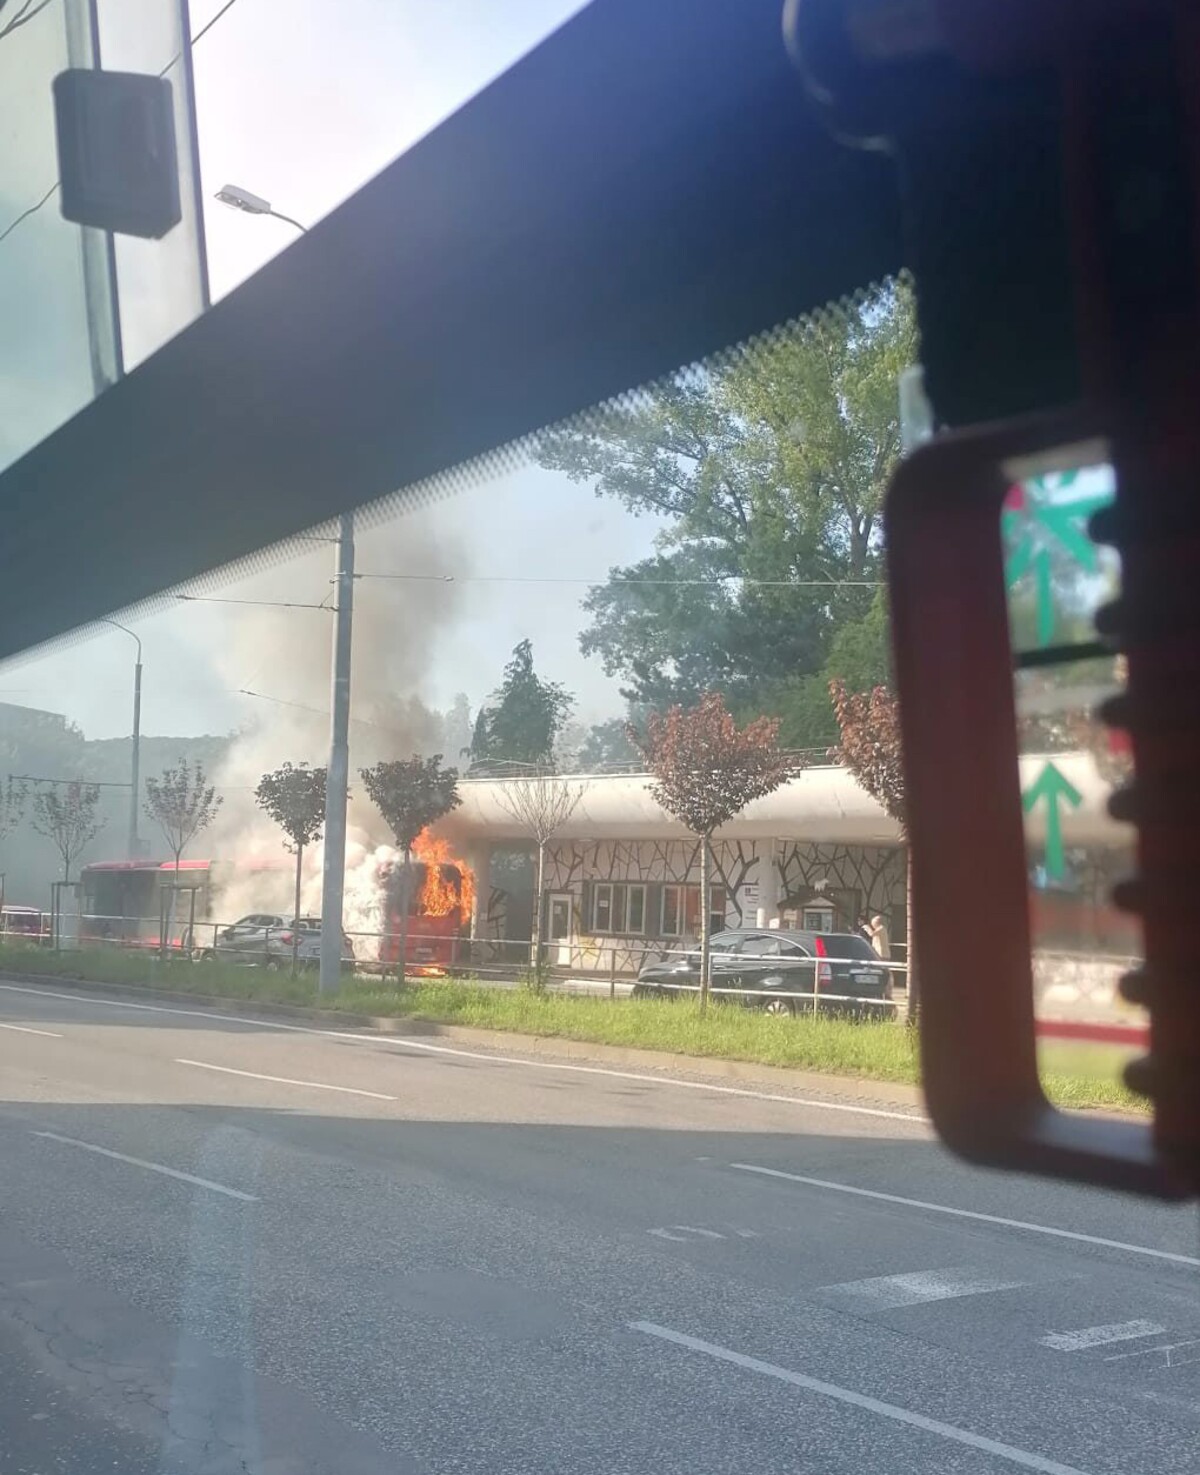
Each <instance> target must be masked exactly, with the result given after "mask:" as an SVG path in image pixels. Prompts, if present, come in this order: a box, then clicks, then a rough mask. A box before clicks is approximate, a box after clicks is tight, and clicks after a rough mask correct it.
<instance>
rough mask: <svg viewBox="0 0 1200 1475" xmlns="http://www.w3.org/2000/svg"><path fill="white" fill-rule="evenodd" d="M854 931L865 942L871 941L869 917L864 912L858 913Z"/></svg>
mask: <svg viewBox="0 0 1200 1475" xmlns="http://www.w3.org/2000/svg"><path fill="white" fill-rule="evenodd" d="M855 931H856V932H857V933H858V935H859V936H860V937H861V938H863V939H864V940H865V941H866V942H870V941H871V919H870V917H869V916H868V915H867V913H866V912H861V913H860V914H859V918H858V926H857V928H856V929H855Z"/></svg>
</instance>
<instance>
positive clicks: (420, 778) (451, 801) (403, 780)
mask: <svg viewBox="0 0 1200 1475" xmlns="http://www.w3.org/2000/svg"><path fill="white" fill-rule="evenodd" d="M362 781H363V783H364V784H365V785H366V790H367V793H368V794H369V795H370V796H371V802H372V803H373V804H374V805H375V807H376V809H378V810H379V812H380V814H381V815H383V817H384V819H385V820H386V821H387V824H388V827H389V828H390V829H391V831H392V834H393V835H394V836H395V838H396V844H397V845H398V846H399V847H400V849H401V850H403V851H404V852H405V853H406V854H407V852H408V851H409V850H410V849H411V848H412V843H413V841H414V840H415V839H416V838H417V836H418V835H419V834H420V833H421V831H422V830H423V829H424V828H425V827H426V825H431V824H433V823H434V821H435V820H439V819H441V817H442V816H443V815H444V814H449V813H450V811H451V810H452V809H456V808H457V807H458V805H459V804H461V803H462V800H461V799H460V798H459V794H458V769H457V768H443V767H442V755H441V754H440V753H435V754H434V755H433V757H432V758H421V757H419V756H418V755H417V754H416V753H414V754H413V756H412V757H411V758H396V759H393V760H391V761H390V762H384V763H376V764H375V766H374V768H364V769H363V770H362Z"/></svg>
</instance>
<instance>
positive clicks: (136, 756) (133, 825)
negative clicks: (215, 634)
mask: <svg viewBox="0 0 1200 1475" xmlns="http://www.w3.org/2000/svg"><path fill="white" fill-rule="evenodd" d="M135 638H136V637H135ZM141 767H142V642H141V641H140V640H139V641H138V658H137V663H136V664H135V666H134V668H133V741H132V743H131V744H130V759H129V859H130V860H137V858H138V852H139V851H140V849H141V842H140V841H139V839H138V800H139V799H140V798H141V793H140V787H141V777H142V774H141ZM178 879H179V878H178V877H176V880H178Z"/></svg>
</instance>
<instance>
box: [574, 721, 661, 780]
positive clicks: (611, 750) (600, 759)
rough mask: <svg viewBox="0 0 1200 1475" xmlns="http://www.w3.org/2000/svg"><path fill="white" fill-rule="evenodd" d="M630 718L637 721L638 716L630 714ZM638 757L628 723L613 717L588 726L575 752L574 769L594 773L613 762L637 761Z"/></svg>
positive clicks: (639, 755) (639, 756) (579, 771)
mask: <svg viewBox="0 0 1200 1475" xmlns="http://www.w3.org/2000/svg"><path fill="white" fill-rule="evenodd" d="M630 720H631V721H634V722H637V721H638V718H637V717H636V716H631V718H630ZM643 720H644V718H643ZM640 758H641V754H640V753H639V751H638V749H637V747H636V746H635V745H634V744H633V743H632V742H631V741H630V738H629V723H628V722H626V721H625V719H624V718H622V717H613V718H611V719H610V720H609V721H608V722H597V723H596V724H595V725H594V726H593V727H591V728H589V730H588V734H587V737H585V738H584V740H583V742H582V743H581V744H580V746H579V750H578V752H577V753H576V754H575V769H576V771H577V772H578V773H595V772H596V771H597V770H598V769H603V768H608V767H610V766H612V765H614V764H619V763H637V762H638V761H639V760H640Z"/></svg>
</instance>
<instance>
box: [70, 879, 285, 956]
mask: <svg viewBox="0 0 1200 1475" xmlns="http://www.w3.org/2000/svg"><path fill="white" fill-rule="evenodd" d="M289 871H290V867H289V866H288V865H287V863H286V862H282V861H281V862H278V863H275V864H254V865H249V866H247V865H241V864H238V863H237V862H233V861H213V860H181V861H180V862H179V867H178V871H177V870H176V866H175V862H174V861H173V860H167V861H159V860H131V861H125V860H104V861H94V862H93V863H92V864H91V865H86V866H84V867H83V868H82V869H81V871H80V873H79V880H80V887H81V898H80V910H81V914H82V915H81V920H80V940H81V941H83V942H100V943H105V942H109V943H118V944H122V945H124V946H126V947H157V946H158V945H159V942H160V939H161V938H162V936H163V935H164V932H165V935H166V939H167V943H168V945H169V946H172V947H178V946H181V945H182V943H183V940H184V938H185V935H186V934H189V933H190V932H191V931H192V929H193V927H194V925H195V924H199V923H201V922H205V921H208V920H209V919H210V918H214V916H215V914H216V913H215V909H216V908H218V907H219V905H220V900H221V893H222V892H223V891H224V890H226V889H227V888H228V887H229V886H230V885H231V884H232V883H233V882H234V881H238V882H253V883H254V889H255V891H256V892H257V891H259V890H264V891H268V890H269V891H270V892H272V893H275V892H279V893H280V894H281V895H282V894H286V881H287V876H288V873H289ZM281 883H283V885H282V887H281ZM265 904H266V901H265V900H264V905H265Z"/></svg>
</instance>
